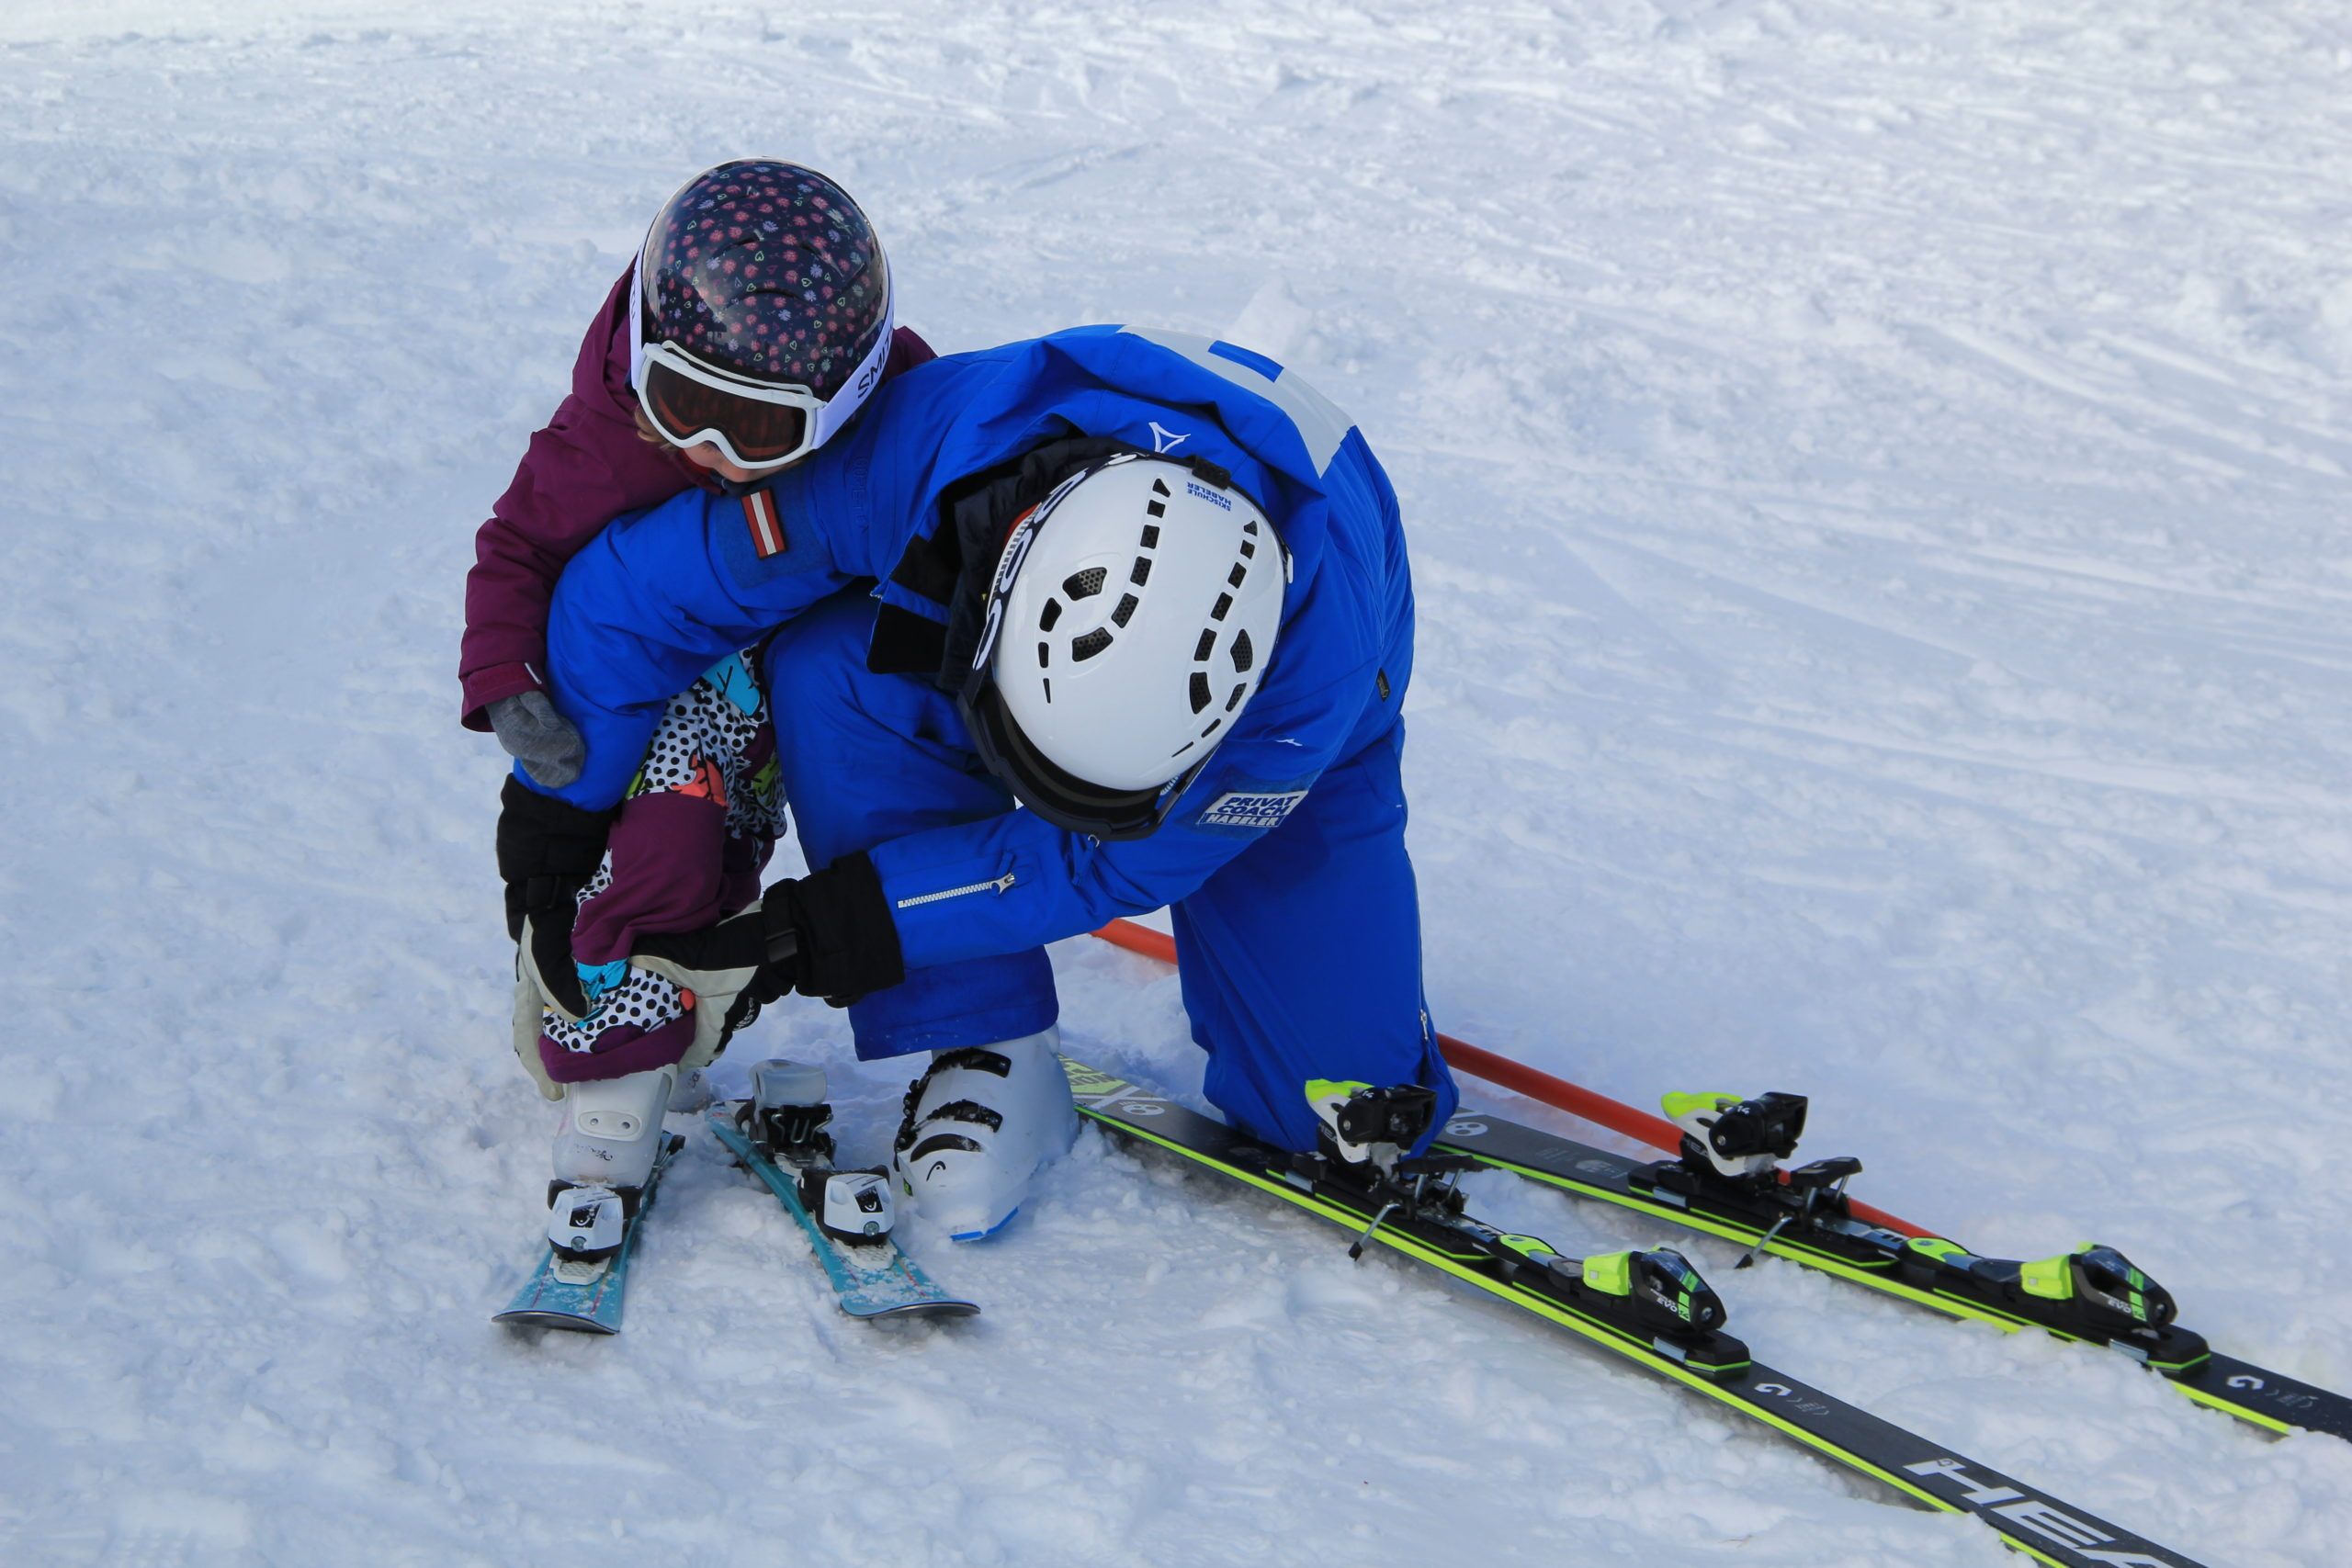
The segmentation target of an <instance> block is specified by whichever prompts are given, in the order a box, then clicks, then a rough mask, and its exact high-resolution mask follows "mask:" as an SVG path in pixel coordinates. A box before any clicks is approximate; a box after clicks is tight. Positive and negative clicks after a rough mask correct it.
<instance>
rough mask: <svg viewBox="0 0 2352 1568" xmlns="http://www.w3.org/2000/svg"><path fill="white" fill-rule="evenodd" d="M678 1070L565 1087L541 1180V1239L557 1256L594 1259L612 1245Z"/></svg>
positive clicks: (658, 1137)
mask: <svg viewBox="0 0 2352 1568" xmlns="http://www.w3.org/2000/svg"><path fill="white" fill-rule="evenodd" d="M677 1077H678V1069H677V1068H675V1067H658V1068H655V1069H654V1070H653V1071H651V1072H644V1073H630V1074H629V1075H628V1076H627V1077H617V1078H596V1079H592V1080H591V1081H589V1082H586V1083H575V1084H567V1085H565V1086H564V1091H563V1124H562V1125H561V1126H560V1127H558V1128H557V1129H556V1132H555V1178H554V1179H553V1180H551V1181H549V1182H548V1244H549V1245H550V1246H552V1247H554V1248H555V1249H556V1251H557V1252H558V1253H560V1254H561V1255H562V1256H563V1257H564V1258H568V1259H570V1260H571V1261H573V1262H576V1263H585V1262H594V1260H596V1259H597V1258H609V1257H611V1256H612V1255H613V1254H614V1253H615V1252H616V1251H618V1250H619V1249H620V1245H621V1237H622V1236H623V1235H625V1234H626V1233H627V1232H628V1222H629V1219H630V1217H631V1216H633V1215H634V1214H635V1213H637V1205H638V1200H639V1197H640V1196H641V1195H642V1194H643V1192H644V1190H645V1183H646V1179H647V1178H649V1177H650V1176H651V1175H652V1174H653V1160H654V1156H656V1155H657V1154H659V1153H660V1152H661V1149H662V1111H664V1110H665V1109H667V1107H668V1105H669V1103H670V1093H671V1089H673V1086H674V1085H675V1084H676V1082H677Z"/></svg>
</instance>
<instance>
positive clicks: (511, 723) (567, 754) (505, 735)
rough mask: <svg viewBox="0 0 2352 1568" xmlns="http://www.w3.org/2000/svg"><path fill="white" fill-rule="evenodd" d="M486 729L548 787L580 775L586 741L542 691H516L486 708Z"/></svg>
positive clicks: (586, 755) (569, 781)
mask: <svg viewBox="0 0 2352 1568" xmlns="http://www.w3.org/2000/svg"><path fill="white" fill-rule="evenodd" d="M488 712H489V716H490V728H492V731H494V732H495V733H496V734H497V736H498V743H499V744H500V745H501V746H503V747H505V748H506V754H507V755H508V756H510V757H512V758H514V759H515V761H518V762H520V763H522V764H523V766H524V767H525V768H526V769H528V770H529V771H530V774H531V777H532V778H534V779H536V780H537V781H538V782H539V783H540V784H545V785H546V786H547V787H548V788H549V789H561V788H562V787H563V786H564V785H566V784H570V783H571V781H572V780H574V779H576V778H578V777H579V776H580V768H581V764H582V763H583V762H585V761H587V760H588V747H587V743H586V742H584V741H582V739H580V731H578V730H576V729H574V728H571V720H570V719H568V718H566V717H564V716H563V715H561V714H560V713H558V712H556V711H555V704H553V703H551V702H549V701H548V694H546V693H545V692H517V693H515V695H513V696H511V697H501V698H499V699H498V700H497V701H496V702H494V703H492V704H491V705H490V707H489V710H488Z"/></svg>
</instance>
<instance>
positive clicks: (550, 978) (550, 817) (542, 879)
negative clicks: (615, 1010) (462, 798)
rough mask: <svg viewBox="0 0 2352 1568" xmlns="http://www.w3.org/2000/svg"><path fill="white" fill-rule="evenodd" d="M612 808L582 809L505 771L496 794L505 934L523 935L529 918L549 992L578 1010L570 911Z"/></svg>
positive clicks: (582, 1008) (535, 959)
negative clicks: (504, 785)
mask: <svg viewBox="0 0 2352 1568" xmlns="http://www.w3.org/2000/svg"><path fill="white" fill-rule="evenodd" d="M613 816H614V813H612V812H610V811H583V810H582V809H581V808H580V807H577V806H573V805H571V804H569V803H568V802H565V801H560V800H558V799H556V798H555V796H553V795H541V794H540V793H539V792H538V791H537V790H535V789H533V788H532V787H531V786H530V785H528V784H525V783H524V782H523V781H522V780H520V779H518V778H514V777H512V776H510V777H509V778H508V779H507V781H506V787H505V788H504V789H503V790H501V791H500V792H499V796H498V874H499V878H500V879H501V880H502V881H503V882H504V883H505V884H506V934H507V935H508V936H510V937H512V938H514V939H515V941H517V942H520V941H522V940H523V929H524V928H523V921H524V918H525V917H526V916H528V917H529V918H530V932H531V947H532V952H531V960H532V964H533V965H534V967H536V968H537V971H538V974H539V976H540V986H541V988H542V989H544V990H546V991H547V992H548V999H549V1000H551V1001H553V1002H556V1003H557V1004H558V1005H560V1006H561V1007H562V1008H564V1009H565V1010H568V1011H569V1012H571V1014H572V1016H574V1017H579V1016H582V1015H583V1014H585V1013H586V1012H587V1010H588V1004H587V998H585V997H584V996H583V995H582V994H581V990H580V976H579V972H578V971H577V970H575V969H574V968H573V967H572V964H571V917H572V915H573V913H574V911H575V910H576V909H577V908H578V907H579V895H580V890H581V889H582V888H583V887H585V886H588V883H589V880H590V879H591V878H592V877H594V875H595V874H596V867H597V866H598V865H600V864H602V863H603V862H604V859H605V833H606V831H607V830H608V829H610V828H611V826H612V821H613Z"/></svg>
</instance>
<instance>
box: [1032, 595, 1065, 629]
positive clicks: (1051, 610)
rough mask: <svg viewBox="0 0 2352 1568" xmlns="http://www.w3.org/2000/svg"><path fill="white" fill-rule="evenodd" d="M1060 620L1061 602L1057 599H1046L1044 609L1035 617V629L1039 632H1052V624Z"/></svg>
mask: <svg viewBox="0 0 2352 1568" xmlns="http://www.w3.org/2000/svg"><path fill="white" fill-rule="evenodd" d="M1061 618H1062V602H1061V601H1060V600H1058V599H1048V600H1046V607H1045V609H1044V610H1043V611H1042V612H1041V613H1040V614H1039V615H1038V616H1037V629H1038V630H1039V631H1041V632H1049V631H1052V630H1053V629H1054V623H1055V622H1056V621H1058V620H1060V619H1061Z"/></svg>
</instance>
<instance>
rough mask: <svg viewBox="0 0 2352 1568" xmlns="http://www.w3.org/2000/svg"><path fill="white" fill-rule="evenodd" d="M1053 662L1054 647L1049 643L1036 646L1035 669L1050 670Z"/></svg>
mask: <svg viewBox="0 0 2352 1568" xmlns="http://www.w3.org/2000/svg"><path fill="white" fill-rule="evenodd" d="M1053 662H1054V645H1053V644H1052V643H1050V642H1041V643H1039V644H1038V645H1037V668H1038V669H1040V670H1046V669H1050V668H1051V667H1052V665H1053Z"/></svg>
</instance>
